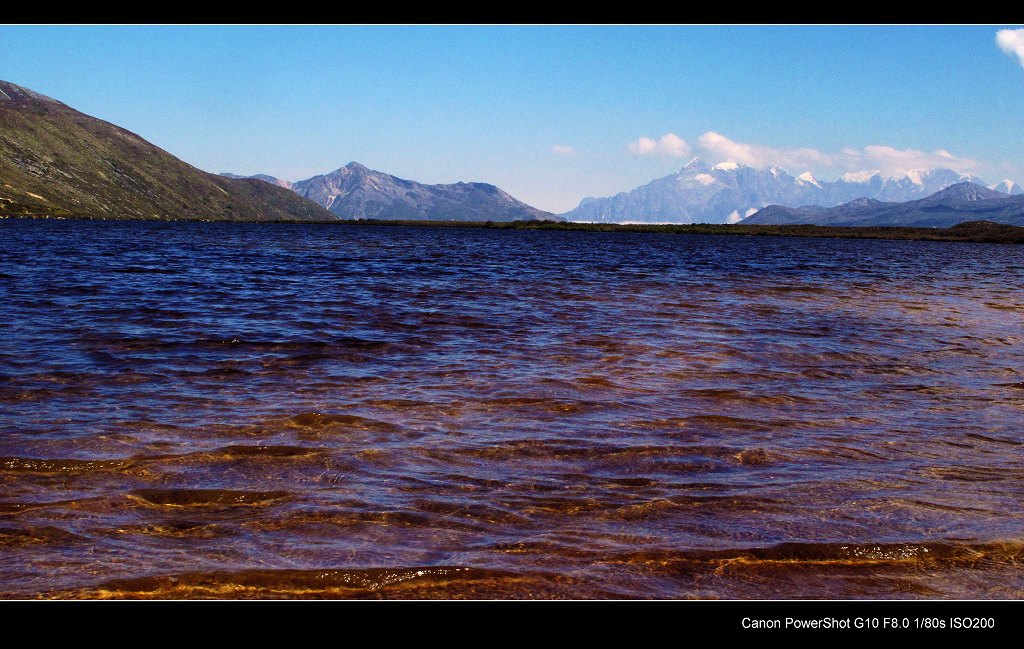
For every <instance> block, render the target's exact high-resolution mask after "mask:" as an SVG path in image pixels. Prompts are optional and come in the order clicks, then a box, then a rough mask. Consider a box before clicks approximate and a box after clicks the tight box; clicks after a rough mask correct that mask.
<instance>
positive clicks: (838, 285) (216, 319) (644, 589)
mask: <svg viewBox="0 0 1024 649" xmlns="http://www.w3.org/2000/svg"><path fill="white" fill-rule="evenodd" d="M0 233H2V235H3V236H2V238H0V296H2V299H0V484H2V492H0V547H2V553H0V594H2V595H3V596H5V597H35V596H37V595H41V596H47V597H52V596H59V597H411V598H415V597H450V598H461V597H574V598H591V597H626V598H629V597H656V598H666V597H726V598H778V597H835V598H856V597H872V598H889V597H896V598H901V597H1010V598H1016V597H1021V596H1022V595H1024V571H1022V570H1021V564H1022V563H1024V457H1022V447H1021V444H1022V440H1024V437H1022V433H1021V421H1022V420H1024V292H1022V290H1021V289H1022V284H1024V248H1022V247H1013V246H992V245H981V244H946V243H935V242H896V241H864V240H862V241H858V240H825V239H821V240H815V239H787V238H769V237H701V236H680V235H655V234H640V233H596V232H540V231H489V230H484V229H441V228H437V229H430V228H382V227H361V226H350V227H337V226H335V227H331V226H301V225H241V224H197V223H191V224H185V223H172V224H154V223H97V222H70V221H67V222H43V221H14V220H9V221H2V222H0Z"/></svg>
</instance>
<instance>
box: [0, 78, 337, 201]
mask: <svg viewBox="0 0 1024 649" xmlns="http://www.w3.org/2000/svg"><path fill="white" fill-rule="evenodd" d="M0 216H48V217H62V216H70V217H87V218H106V219H162V220H170V219H183V220H215V221H334V220H337V219H336V217H335V216H334V215H333V214H331V213H330V212H328V211H326V210H324V209H323V208H322V207H320V206H319V205H317V204H316V203H313V202H312V201H308V200H305V199H303V198H302V197H300V196H297V195H295V194H294V193H292V192H290V191H288V190H287V189H284V188H281V187H274V186H273V185H270V184H267V183H264V182H259V181H256V180H249V179H231V178H225V177H222V176H218V175H215V174H210V173H207V172H205V171H202V170H200V169H196V168H195V167H193V166H191V165H189V164H187V163H185V162H182V161H181V160H179V159H178V158H175V157H174V156H173V155H171V154H170V153H168V152H166V151H164V150H163V149H160V148H158V147H156V146H154V145H153V144H150V143H149V142H147V141H146V140H144V139H142V138H141V137H139V136H138V135H136V134H134V133H132V132H130V131H126V130H125V129H123V128H120V127H118V126H115V125H113V124H110V123H109V122H105V121H103V120H100V119H96V118H95V117H90V116H89V115H85V114H84V113H80V112H79V111H77V110H75V109H73V108H71V107H69V106H67V105H65V104H62V103H61V102H59V101H57V100H55V99H51V98H49V97H46V96H44V95H41V94H39V93H37V92H33V91H31V90H29V89H27V88H22V87H21V86H17V85H15V84H13V83H8V82H6V81H0Z"/></svg>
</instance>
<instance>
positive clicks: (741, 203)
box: [562, 158, 1019, 223]
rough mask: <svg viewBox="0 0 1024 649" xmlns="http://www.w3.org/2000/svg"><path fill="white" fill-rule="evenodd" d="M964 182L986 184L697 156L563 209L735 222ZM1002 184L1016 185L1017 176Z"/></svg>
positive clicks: (598, 219) (602, 217)
mask: <svg viewBox="0 0 1024 649" xmlns="http://www.w3.org/2000/svg"><path fill="white" fill-rule="evenodd" d="M964 181H973V182H977V183H981V181H980V180H979V179H978V178H976V177H974V176H970V175H963V174H960V173H957V172H956V171H953V170H951V169H942V168H937V169H921V170H915V171H908V172H907V173H906V174H904V175H903V176H902V177H899V178H885V177H883V176H882V175H881V174H880V173H879V172H866V173H850V174H846V175H844V176H843V177H842V178H839V179H838V180H834V181H824V180H819V179H817V178H815V177H814V175H813V174H811V173H810V172H804V173H802V174H799V175H797V176H793V175H791V174H790V173H789V172H788V171H786V170H785V169H782V168H779V167H772V168H770V169H754V168H753V167H748V166H746V165H742V164H737V163H735V162H724V163H721V164H717V165H710V164H708V163H706V162H704V161H703V160H700V159H699V158H694V159H693V160H691V161H690V162H689V163H688V164H687V165H686V166H684V167H683V168H682V169H680V170H679V171H678V172H676V173H674V174H671V175H668V176H665V177H664V178H659V179H657V180H653V181H651V182H650V183H648V184H646V185H643V186H641V187H637V188H636V189H634V190H632V191H628V192H622V193H620V194H616V195H615V196H609V197H607V198H585V199H583V201H581V202H580V204H579V206H577V207H576V208H575V209H573V210H570V211H569V212H566V213H564V214H562V216H563V217H565V218H566V219H567V220H569V221H589V222H594V223H735V222H738V221H740V220H742V219H743V218H744V217H748V216H750V215H752V214H753V213H754V212H757V211H758V210H760V209H762V208H764V207H766V206H768V205H773V204H774V205H784V206H787V207H796V206H798V205H815V206H821V207H832V206H836V205H842V204H844V203H848V202H850V201H852V200H855V199H858V198H870V199H873V200H878V201H883V202H903V201H909V200H915V199H918V198H924V197H925V196H928V195H930V194H933V193H935V192H937V191H939V190H941V189H944V188H946V187H948V186H950V185H953V184H956V183H959V182H964ZM1004 183H1009V185H1008V186H1010V187H1016V185H1014V184H1013V182H1012V181H1004ZM981 184H984V183H981ZM1017 189H1018V190H1019V187H1018V188H1017Z"/></svg>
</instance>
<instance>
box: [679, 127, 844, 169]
mask: <svg viewBox="0 0 1024 649" xmlns="http://www.w3.org/2000/svg"><path fill="white" fill-rule="evenodd" d="M699 143H700V147H701V148H702V149H703V150H704V151H706V152H707V154H708V156H709V158H711V161H712V162H738V163H740V164H745V165H747V166H748V167H754V168H756V169H765V168H767V167H772V166H780V167H790V168H799V167H803V168H806V167H818V166H829V165H830V163H831V160H830V157H829V156H828V155H826V154H825V153H822V152H821V151H818V150H817V149H783V148H776V147H766V146H758V145H755V144H744V143H742V142H736V141H735V140H730V139H729V138H727V137H726V136H724V135H722V134H721V133H716V132H715V131H708V132H707V133H705V134H704V135H701V136H700V140H699Z"/></svg>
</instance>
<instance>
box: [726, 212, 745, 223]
mask: <svg viewBox="0 0 1024 649" xmlns="http://www.w3.org/2000/svg"><path fill="white" fill-rule="evenodd" d="M742 220H743V217H742V216H740V213H739V212H738V211H736V210H733V211H732V214H730V215H729V216H727V217H725V222H726V223H739V222H740V221H742Z"/></svg>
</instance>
